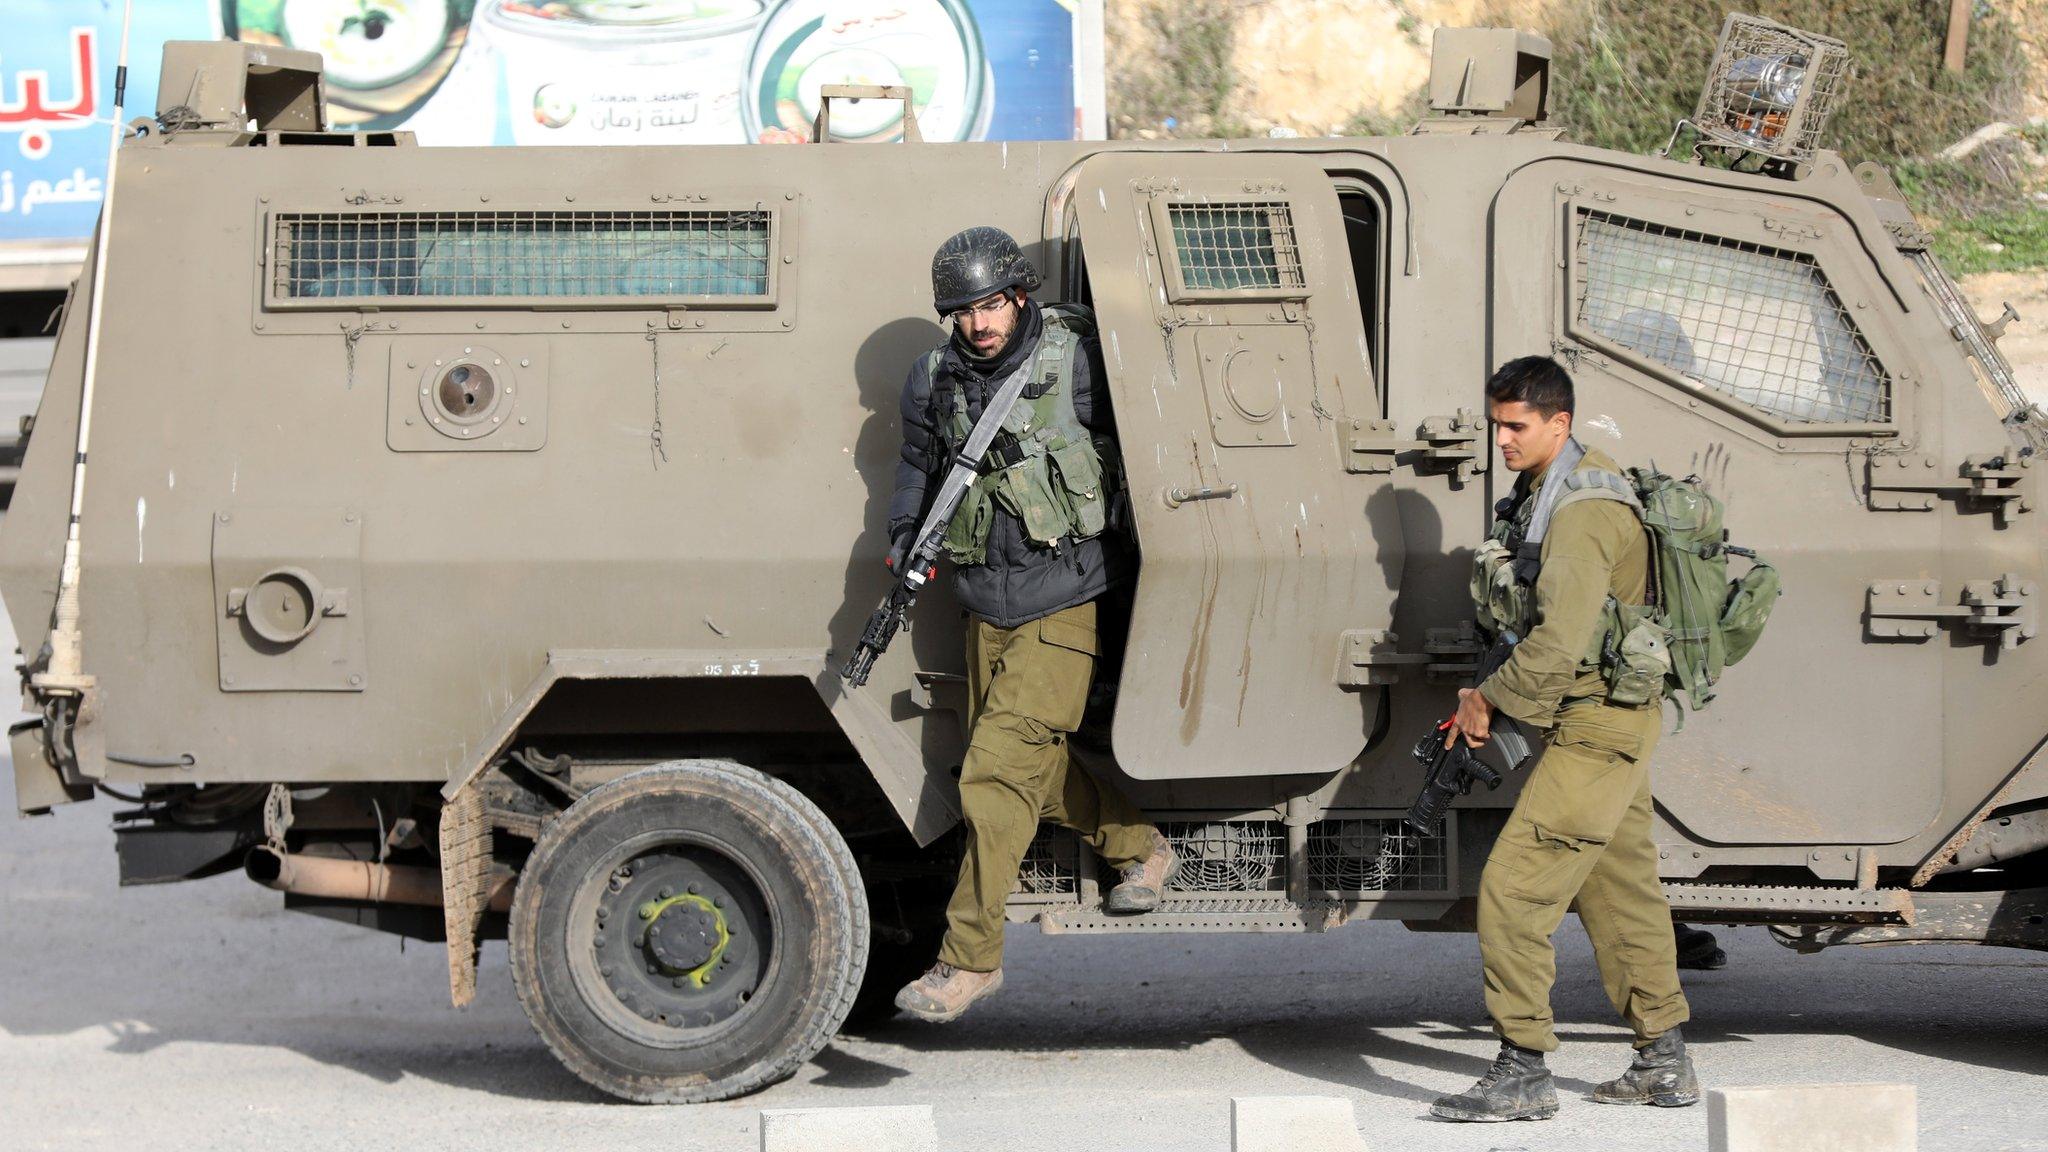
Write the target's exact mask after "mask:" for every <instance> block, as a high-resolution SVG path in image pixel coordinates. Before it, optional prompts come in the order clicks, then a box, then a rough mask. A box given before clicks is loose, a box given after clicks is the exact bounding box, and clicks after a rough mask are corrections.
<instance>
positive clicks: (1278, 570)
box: [1067, 152, 1402, 779]
mask: <svg viewBox="0 0 2048 1152" xmlns="http://www.w3.org/2000/svg"><path fill="white" fill-rule="evenodd" d="M1067 210H1068V212H1070V213H1071V214H1072V215H1073V216H1075V217H1078V219H1077V221H1076V222H1075V223H1074V228H1075V230H1076V231H1078V234H1079V236H1080V239H1081V243H1082V250H1083V252H1084V253H1085V257H1086V261H1087V269H1088V280H1089V285H1090V288H1091V292H1092V297H1093V301H1094V305H1095V309H1096V319H1097V323H1098V325H1099V326H1100V330H1101V340H1102V352H1103V360H1104V364H1105V367H1106V369H1107V372H1108V379H1109V389H1110V392H1111V395H1112V399H1113V403H1114V406H1115V410H1116V420H1117V429H1118V436H1119V439H1120V441H1121V444H1122V451H1123V466H1124V471H1125V475H1126V477H1127V480H1128V483H1129V487H1130V497H1131V505H1132V508H1133V510H1134V513H1135V520H1136V530H1137V536H1138V542H1139V546H1140V550H1141V552H1142V561H1141V571H1140V574H1139V578H1138V586H1137V591H1136V603H1135V605H1134V609H1133V615H1132V621H1131V628H1130V642H1129V648H1128V652H1127V655H1126V659H1125V664H1124V668H1123V674H1122V680H1121V683H1120V686H1119V696H1118V702H1117V711H1116V719H1115V724H1114V728H1113V738H1114V744H1115V750H1116V755H1117V759H1118V761H1119V763H1120V764H1121V765H1122V767H1123V768H1124V770H1125V771H1126V772H1128V773H1129V774H1130V775H1132V776H1133V777H1136V778H1139V779H1166V778H1192V777H1217V776H1248V775H1263V774H1289V773H1326V772H1333V771H1336V770H1338V769H1340V768H1343V767H1344V766H1345V765H1346V764H1348V763H1350V762H1351V761H1352V759H1353V758H1354V757H1356V756H1357V755H1358V753H1359V751H1360V749H1361V748H1363V747H1364V745H1365V742H1366V737H1367V734H1368V732H1369V731H1370V729H1371V727H1372V723H1373V720H1374V716H1375V709H1376V708H1377V707H1378V704H1379V693H1378V692H1377V691H1372V692H1361V691H1360V690H1359V689H1360V688H1361V687H1362V686H1364V685H1366V684H1367V683H1377V682H1378V680H1377V679H1376V678H1375V672H1374V669H1373V661H1374V660H1375V659H1376V658H1377V657H1378V656H1379V655H1381V654H1384V653H1385V652H1386V651H1387V650H1388V649H1389V648H1390V645H1389V643H1388V637H1387V629H1388V628H1389V627H1390V626H1391V605H1392V602H1393V594H1394V593H1393V584H1394V583H1395V582H1396V581H1398V579H1399V577H1400V571H1401V559H1402V541H1401V532H1400V524H1399V520H1398V517H1397V515H1396V513H1395V509H1394V505H1393V501H1392V500H1391V498H1382V499H1375V496H1376V495H1379V496H1382V497H1391V492H1384V491H1382V490H1383V489H1387V488H1388V487H1389V485H1390V484H1391V477H1390V476H1389V475H1388V474H1387V473H1388V472H1391V469H1386V470H1384V471H1379V472H1365V471H1352V470H1350V468H1351V466H1352V463H1353V454H1352V452H1351V450H1350V445H1351V443H1352V442H1353V441H1354V440H1356V439H1359V438H1360V437H1363V436H1367V435H1369V434H1371V433H1372V430H1373V428H1374V427H1375V425H1374V423H1373V417H1374V416H1375V415H1376V414H1377V413H1378V411H1379V402H1378V399H1377V397H1376V394H1375V391H1374V384H1373V379H1372V373H1371V369H1370V367H1369V365H1368V363H1367V354H1366V340H1365V334H1364V330H1363V328H1362V326H1361V321H1360V316H1359V307H1358V301H1357V299H1356V293H1355V291H1354V289H1353V287H1352V285H1353V277H1352V270H1351V267H1350V260H1349V256H1348V253H1347V251H1346V247H1345V239H1344V223H1343V218H1342V215H1341V213H1340V211H1339V206H1338V202H1337V197H1336V194H1335V193H1334V192H1333V190H1332V189H1331V186H1330V182H1329V180H1328V178H1327V177H1326V176H1325V175H1324V173H1323V172H1322V171H1321V169H1320V168H1319V167H1318V166H1317V165H1316V164H1314V163H1312V162H1310V161H1309V160H1306V159H1304V158H1302V157H1299V156H1293V155H1287V154H1282V153H1264V154H1250V155H1243V154H1240V155H1224V154H1209V153H1202V154H1191V153H1185V152H1178V153H1140V154H1103V155H1098V156H1095V157H1092V158H1090V159H1089V160H1087V161H1086V162H1085V163H1084V164H1083V165H1082V167H1081V169H1080V170H1079V172H1078V174H1077V176H1076V179H1075V182H1074V185H1073V189H1072V192H1071V193H1070V195H1069V202H1068V209H1067Z"/></svg>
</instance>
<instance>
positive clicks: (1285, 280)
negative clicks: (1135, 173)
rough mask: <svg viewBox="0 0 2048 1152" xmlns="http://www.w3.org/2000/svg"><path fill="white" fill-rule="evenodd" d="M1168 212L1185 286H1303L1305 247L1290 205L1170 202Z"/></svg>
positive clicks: (1212, 288) (1206, 288)
mask: <svg viewBox="0 0 2048 1152" xmlns="http://www.w3.org/2000/svg"><path fill="white" fill-rule="evenodd" d="M1167 215H1168V218H1169V219H1170V220H1171V221H1172V223H1173V248H1174V255H1175V256H1176V257H1177V259H1178V262H1179V264H1180V278H1181V286H1182V287H1183V288H1185V289H1189V290H1197V291H1218V290H1220V291H1233V290H1236V289H1242V288H1300V287H1302V286H1303V284H1304V281H1303V279H1302V271H1301V250H1300V249H1299V248H1298V247H1297V246H1296V244H1295V239H1294V217H1293V216H1292V215H1291V214H1290V213H1289V212H1288V209H1287V205H1286V204H1284V203H1273V204H1172V205H1169V206H1168V207H1167Z"/></svg>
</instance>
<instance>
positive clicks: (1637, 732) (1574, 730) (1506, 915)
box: [1479, 451, 1691, 1052]
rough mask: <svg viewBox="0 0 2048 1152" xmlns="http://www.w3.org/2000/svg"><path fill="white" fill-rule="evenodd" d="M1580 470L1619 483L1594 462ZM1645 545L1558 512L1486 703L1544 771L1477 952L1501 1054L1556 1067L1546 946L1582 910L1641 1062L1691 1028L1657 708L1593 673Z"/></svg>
mask: <svg viewBox="0 0 2048 1152" xmlns="http://www.w3.org/2000/svg"><path fill="white" fill-rule="evenodd" d="M1577 467H1578V469H1579V470H1581V471H1587V470H1605V471H1608V472H1613V473H1619V471H1620V469H1619V467H1618V466H1617V465H1616V464H1615V462H1614V461H1613V460H1612V459H1610V458H1608V457H1607V456H1606V455H1605V454H1603V453H1600V452H1598V451H1589V452H1587V453H1586V455H1585V456H1584V458H1582V459H1581V460H1579V462H1578V465H1577ZM1542 480H1543V477H1542V475H1541V474H1539V473H1531V474H1528V475H1526V476H1525V477H1524V478H1523V480H1522V482H1521V486H1520V487H1519V488H1518V495H1520V496H1521V499H1520V501H1519V504H1518V506H1517V508H1516V511H1515V516H1516V517H1517V520H1518V523H1519V526H1520V527H1523V528H1526V527H1527V525H1528V522H1529V520H1528V518H1529V516H1530V514H1531V506H1532V505H1534V504H1536V503H1537V501H1536V498H1535V494H1536V493H1537V492H1538V491H1540V488H1541V484H1542ZM1649 564H1650V544H1649V538H1648V534H1647V533H1646V531H1645V529H1644V528H1643V525H1642V523H1641V521H1640V520H1639V519H1638V518H1637V516H1636V513H1635V511H1634V509H1633V508H1631V507H1630V506H1629V505H1628V504H1626V503H1623V502H1620V501H1617V500H1613V499H1591V500H1577V501H1573V502H1569V503H1562V504H1560V505H1559V506H1558V508H1557V511H1556V513H1555V515H1554V516H1553V517H1552V518H1551V520H1550V523H1549V526H1548V532H1547V534H1545V535H1544V536H1543V539H1542V542H1541V553H1540V568H1539V569H1538V571H1537V575H1536V581H1535V588H1534V594H1535V604H1534V615H1533V620H1532V625H1533V626H1532V627H1531V628H1530V630H1529V633H1528V635H1527V636H1526V637H1525V638H1524V639H1523V640H1522V641H1521V642H1520V643H1519V644H1517V645H1516V647H1515V650H1514V654H1513V656H1512V657H1511V658H1510V659H1509V660H1508V662H1507V663H1506V664H1505V665H1503V666H1502V667H1501V669H1500V670H1499V671H1497V672H1495V673H1494V674H1493V675H1492V676H1491V677H1488V678H1487V680H1486V682H1485V683H1484V684H1481V685H1480V687H1479V691H1480V693H1481V694H1482V695H1483V696H1485V697H1486V699H1487V700H1488V702H1490V703H1491V704H1492V705H1493V706H1494V707H1495V708H1496V709H1498V710H1500V711H1501V712H1504V713H1506V714H1507V715H1509V716H1511V717H1513V718H1515V719H1516V720H1519V721H1521V722H1523V723H1524V724H1526V725H1529V726H1531V727H1534V728H1537V729H1542V730H1544V734H1545V747H1544V750H1543V754H1542V756H1541V757H1540V758H1539V759H1538V760H1537V762H1536V765H1535V767H1534V768H1533V769H1532V770H1531V771H1530V774H1529V779H1528V782H1527V784H1526V786H1525V787H1524V788H1523V790H1522V794H1521V797H1520V799H1518V800H1517V801H1516V803H1515V809H1514V812H1513V814H1511V815H1510V816H1509V817H1508V823H1507V827H1506V829H1505V830H1503V831H1502V833H1501V836H1500V839H1499V840H1498V841H1497V842H1496V843H1495V844H1494V847H1493V852H1492V854H1491V855H1489V856H1488V857H1487V861H1486V870H1485V872H1484V873H1483V874H1482V876H1481V877H1480V883H1479V951H1480V956H1481V959H1482V961H1483V964H1484V967H1485V972H1486V1008H1487V1012H1488V1013H1489V1014H1490V1015H1492V1017H1493V1020H1494V1028H1495V1030H1496V1031H1497V1032H1498V1033H1499V1034H1500V1035H1501V1037H1502V1038H1503V1039H1505V1040H1508V1041H1511V1042H1512V1043H1514V1044H1517V1045H1519V1046H1521V1047H1523V1048H1530V1049H1534V1050H1536V1051H1539V1052H1551V1051H1555V1050H1556V1048H1557V1036H1556V1033H1555V1031H1554V1030H1553V1027H1552V1018H1551V1013H1550V987H1551V984H1552V983H1553V982H1554V981H1555V979H1556V974H1557V962H1556V954H1555V952H1554V950H1553V948H1552V946H1551V942H1550V938H1551V935H1552V934H1553V933H1555V932H1556V931H1557V927H1558V925H1559V924H1560V923H1562V922H1563V920H1564V914H1565V912H1566V911H1567V909H1568V908H1575V909H1576V910H1577V912H1578V913H1579V919H1580V921H1581V922H1582V923H1583V924H1584V925H1585V926H1586V934H1587V935H1588V936H1589V937H1590V938H1591V939H1592V942H1593V955H1594V958H1595V960H1596V961H1597V962H1598V964H1599V967H1600V979H1601V983H1602V985H1603V986H1604V987H1605V988H1606V991H1607V997H1608V999H1609V1000H1610V1001H1612V1002H1613V1004H1614V1008H1615V1011H1617V1012H1619V1013H1621V1015H1622V1016H1623V1018H1624V1019H1626V1020H1627V1021H1628V1024H1629V1027H1630V1028H1632V1029H1634V1031H1635V1034H1636V1044H1637V1046H1638V1047H1641V1046H1643V1045H1644V1044H1647V1043H1648V1042H1649V1041H1650V1040H1652V1039H1654V1038H1656V1037H1657V1036H1659V1035H1661V1034H1662V1033H1664V1032H1666V1031H1668V1030H1669V1029H1671V1028H1674V1027H1676V1026H1677V1025H1679V1024H1680V1023H1682V1022H1684V1021H1685V1020H1687V1019H1688V1018H1689V1017H1690V1015H1691V1012H1690V1010H1689V1009H1688V1007H1687V1005H1686V1001H1685V994H1684V993H1683V992H1682V991H1681V990H1680V989H1679V985H1678V957H1677V948H1676V945H1675V944H1674V942H1673V937H1672V928H1671V909H1670V906H1669V904H1668V902H1667V901H1666V900H1665V898H1664V892H1663V888H1662V886H1661V885H1660V884H1659V882H1658V878H1657V849H1656V845H1655V843H1654V842H1653V841H1652V840H1651V838H1650V774H1649V758H1650V753H1651V752H1652V751H1653V750H1654V749H1655V748H1656V745H1657V737H1658V735H1659V734H1660V732H1661V729H1662V719H1663V714H1662V708H1661V700H1658V699H1654V698H1653V699H1652V700H1651V701H1650V702H1649V703H1647V704H1644V705H1640V706H1635V707H1622V706H1619V705H1616V704H1613V703H1610V702H1609V701H1608V681H1607V679H1606V677H1605V676H1604V675H1603V674H1602V671H1601V669H1600V667H1599V662H1598V660H1597V658H1595V657H1590V656H1589V655H1588V653H1589V651H1590V652H1594V653H1597V651H1598V649H1599V639H1600V636H1601V635H1602V634H1603V632H1604V630H1605V628H1606V627H1607V624H1608V620H1609V615H1610V609H1609V597H1612V598H1613V600H1614V601H1615V602H1618V603H1619V604H1622V605H1639V604H1642V603H1643V602H1644V599H1645V596H1646V593H1647V585H1648V581H1649Z"/></svg>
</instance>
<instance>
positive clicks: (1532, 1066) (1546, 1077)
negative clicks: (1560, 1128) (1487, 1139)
mask: <svg viewBox="0 0 2048 1152" xmlns="http://www.w3.org/2000/svg"><path fill="white" fill-rule="evenodd" d="M1429 1114H1430V1115H1432V1116H1439V1117H1442V1118H1443V1119H1445V1120H1478V1121H1494V1120H1548V1119H1550V1118H1551V1117H1552V1116H1555V1115H1557V1087H1556V1086H1555V1085H1553V1084H1552V1083H1551V1082H1550V1069H1548V1068H1546V1067H1544V1066H1543V1053H1541V1052H1538V1051H1536V1050H1535V1049H1533V1048H1521V1047H1517V1046H1516V1045H1514V1044H1511V1043H1509V1042H1508V1041H1506V1040H1503V1041H1501V1043H1500V1055H1498V1056H1496V1057H1494V1058H1493V1067H1491V1068H1488V1069H1487V1070H1486V1075H1484V1076H1481V1077H1480V1078H1479V1083H1477V1084H1474V1085H1472V1087H1470V1088H1467V1089H1465V1090H1464V1091H1463V1092H1460V1093H1458V1094H1457V1095H1456V1096H1443V1097H1439V1098H1438V1100H1437V1102H1436V1103H1434V1104H1431V1105H1430V1106H1429Z"/></svg>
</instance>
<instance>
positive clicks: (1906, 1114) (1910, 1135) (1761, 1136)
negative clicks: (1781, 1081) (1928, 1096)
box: [1707, 1084, 1920, 1152]
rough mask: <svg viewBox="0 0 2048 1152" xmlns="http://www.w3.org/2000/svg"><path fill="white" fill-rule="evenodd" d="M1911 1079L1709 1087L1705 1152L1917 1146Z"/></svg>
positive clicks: (1883, 1150) (1837, 1151) (1874, 1150)
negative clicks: (1772, 1086) (1863, 1082)
mask: <svg viewBox="0 0 2048 1152" xmlns="http://www.w3.org/2000/svg"><path fill="white" fill-rule="evenodd" d="M1919 1111H1920V1106H1919V1097H1918V1095H1917V1094H1916V1092H1915V1090H1914V1088H1913V1086H1912V1085H1911V1084H1795V1085H1791V1086H1788V1087H1784V1088H1715V1089H1712V1090H1710V1091H1709V1092H1708V1093H1707V1150H1708V1152H1790V1150H1793V1149H1796V1150H1797V1152H1914V1149H1915V1148H1916V1147H1917V1146H1918V1142H1919V1129H1918V1124H1919Z"/></svg>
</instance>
